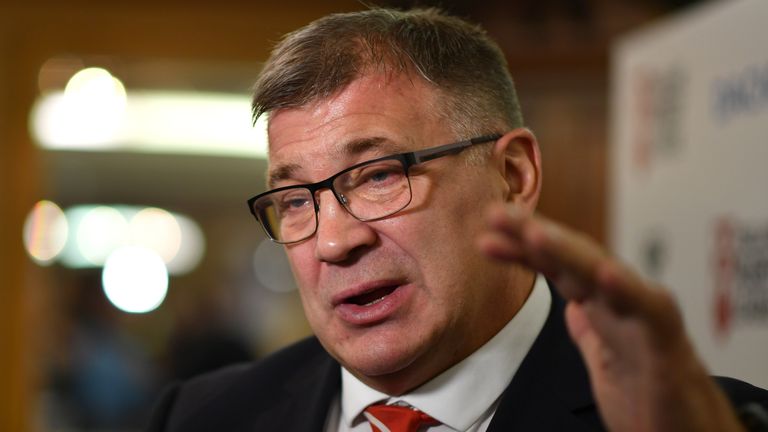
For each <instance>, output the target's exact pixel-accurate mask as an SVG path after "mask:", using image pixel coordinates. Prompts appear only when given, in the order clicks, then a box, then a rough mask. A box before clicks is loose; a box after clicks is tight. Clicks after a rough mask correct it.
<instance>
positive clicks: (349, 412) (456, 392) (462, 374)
mask: <svg viewBox="0 0 768 432" xmlns="http://www.w3.org/2000/svg"><path fill="white" fill-rule="evenodd" d="M551 304H552V295H551V294H550V292H549V288H548V286H547V282H546V280H545V279H544V277H543V276H541V275H537V276H536V282H535V283H534V286H533V290H532V291H531V294H530V295H529V296H528V299H527V300H526V301H525V303H524V304H523V307H522V308H520V311H518V313H517V314H516V315H515V316H514V317H513V318H512V319H511V320H510V321H509V322H508V323H507V325H505V326H504V327H503V328H502V329H501V330H500V331H499V332H498V333H497V334H496V335H495V336H494V337H493V338H491V339H490V340H489V341H488V342H486V343H485V345H483V346H482V347H480V348H479V349H478V350H477V351H475V352H474V353H472V354H471V355H470V356H469V357H467V358H465V359H464V360H462V361H461V362H459V363H457V364H456V365H454V366H453V367H451V368H450V369H448V370H446V371H445V372H443V373H442V374H440V375H438V376H437V377H435V378H433V379H432V380H430V381H428V382H427V383H425V384H424V385H422V386H420V387H418V388H416V389H414V390H413V391H411V392H410V393H407V394H404V395H402V396H398V397H390V396H389V395H387V394H385V393H381V392H379V391H377V390H374V389H372V388H370V387H368V386H367V385H365V384H364V383H363V382H362V381H360V380H358V379H357V378H356V377H355V376H354V375H352V374H351V373H350V372H349V371H347V370H346V369H345V368H343V367H342V369H341V388H342V390H341V416H342V421H343V422H345V423H346V425H347V426H348V427H352V426H353V423H355V422H359V421H362V419H363V416H362V412H363V410H364V409H365V407H367V406H368V405H370V404H372V403H375V402H381V401H386V402H387V403H395V402H401V401H402V402H405V403H407V404H408V405H411V406H413V407H415V408H418V409H419V410H421V411H424V412H426V413H427V414H429V415H430V416H432V417H434V418H435V419H437V420H439V421H440V422H441V423H443V424H445V425H447V426H450V427H452V428H453V429H456V430H467V429H469V427H470V426H472V425H473V424H474V423H475V422H476V421H477V420H478V419H479V418H480V417H481V416H482V415H483V413H485V412H486V411H487V410H488V409H489V408H490V407H491V406H492V405H493V404H494V403H495V402H496V400H497V399H498V398H499V396H501V393H502V392H504V389H505V388H507V386H508V385H509V383H510V382H511V381H512V377H513V376H514V375H515V372H517V369H518V367H519V366H520V363H522V361H523V359H524V358H525V356H526V355H527V354H528V351H529V350H530V348H531V346H532V345H533V342H534V341H535V340H536V337H537V336H538V335H539V332H540V331H541V329H542V327H544V322H545V321H546V319H547V315H548V314H549V309H550V306H551Z"/></svg>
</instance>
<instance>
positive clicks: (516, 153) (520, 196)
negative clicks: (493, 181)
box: [492, 128, 541, 212]
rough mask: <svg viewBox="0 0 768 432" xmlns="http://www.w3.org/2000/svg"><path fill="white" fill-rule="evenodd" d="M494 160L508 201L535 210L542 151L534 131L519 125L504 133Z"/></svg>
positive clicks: (494, 152)
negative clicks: (504, 185)
mask: <svg viewBox="0 0 768 432" xmlns="http://www.w3.org/2000/svg"><path fill="white" fill-rule="evenodd" d="M492 160H493V161H494V164H495V168H496V169H497V170H498V171H499V174H500V175H501V176H502V178H503V179H504V182H505V184H506V191H505V192H506V193H505V201H506V202H508V203H510V204H517V205H520V206H522V207H525V208H527V209H528V210H530V211H531V212H533V211H534V210H535V208H536V204H537V203H538V201H539V194H540V193H541V152H540V151H539V143H538V142H537V141H536V137H535V136H534V135H533V132H531V131H530V130H529V129H527V128H517V129H514V130H511V131H509V132H507V133H506V134H504V136H502V137H501V138H499V139H498V140H497V141H496V143H495V144H494V146H493V155H492Z"/></svg>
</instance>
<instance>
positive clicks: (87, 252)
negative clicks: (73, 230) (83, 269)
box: [77, 206, 129, 266]
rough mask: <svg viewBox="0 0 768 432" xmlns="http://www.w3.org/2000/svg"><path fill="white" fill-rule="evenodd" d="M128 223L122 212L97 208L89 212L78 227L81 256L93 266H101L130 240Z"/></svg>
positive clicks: (108, 208)
mask: <svg viewBox="0 0 768 432" xmlns="http://www.w3.org/2000/svg"><path fill="white" fill-rule="evenodd" d="M128 233H129V231H128V221H127V220H126V219H125V216H123V214H122V213H120V211H118V210H117V209H115V208H112V207H108V206H97V207H94V208H92V209H91V210H90V211H88V212H87V213H86V214H85V215H84V216H83V218H82V220H80V224H79V225H78V227H77V246H78V248H79V249H80V254H81V255H82V256H83V257H84V258H85V259H86V260H87V261H88V262H90V263H91V264H93V265H95V266H100V265H102V264H104V261H105V260H106V259H107V257H108V256H109V255H110V254H111V253H112V252H113V251H114V250H115V249H117V248H119V247H121V246H123V245H125V244H126V243H127V240H128Z"/></svg>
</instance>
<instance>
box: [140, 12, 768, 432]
mask: <svg viewBox="0 0 768 432" xmlns="http://www.w3.org/2000/svg"><path fill="white" fill-rule="evenodd" d="M265 113H268V114H269V128H268V133H269V143H270V155H269V159H270V161H269V173H268V187H269V191H268V192H265V193H263V194H260V195H258V196H256V197H254V198H252V199H251V200H250V201H249V205H250V208H251V211H252V213H253V214H254V215H255V216H256V218H257V219H258V220H259V222H260V223H261V224H262V226H263V228H264V229H265V231H266V233H267V234H268V235H269V236H270V237H271V238H272V239H273V240H274V241H276V242H277V243H281V244H283V245H284V247H285V251H286V253H287V255H288V258H289V261H290V263H291V266H292V270H293V272H294V275H295V277H296V280H297V283H298V286H299V290H300V293H301V298H302V301H303V305H304V310H305V313H306V316H307V318H308V320H309V323H310V325H311V327H312V329H313V330H314V332H315V335H316V338H310V339H308V340H306V341H303V342H300V343H298V344H296V345H294V346H292V347H289V348H287V349H285V350H283V351H281V352H279V353H277V354H276V355H274V356H272V357H270V358H268V359H266V360H264V361H263V362H261V363H259V364H257V365H247V366H241V367H236V368H231V369H227V370H224V371H221V372H218V373H214V374H212V375H207V376H203V377H201V378H197V379H194V380H191V381H189V382H186V383H183V384H180V385H178V386H176V387H174V388H173V389H172V390H171V391H170V392H168V393H167V395H166V397H164V398H163V400H162V401H161V403H160V404H159V406H158V409H157V412H156V415H155V418H154V420H153V426H152V427H153V430H169V431H177V430H178V431H197V430H200V431H214V430H215V431H228V430H236V431H240V430H259V431H371V430H374V431H379V430H387V428H390V429H391V430H393V431H398V430H403V431H404V430H412V431H415V430H417V429H418V430H429V431H431V432H438V431H455V430H460V431H465V430H468V431H486V430H488V431H500V430H537V431H546V430H551V431H561V430H585V431H586V430H604V428H608V429H611V430H616V431H624V430H644V431H681V430H696V431H704V430H713V431H714V430H717V431H729V430H733V431H737V430H742V429H741V427H742V426H741V425H740V423H739V419H738V418H737V415H736V413H735V412H734V410H733V408H732V404H731V403H729V401H728V400H727V398H726V397H725V395H724V393H723V392H722V390H721V389H720V388H719V387H718V386H717V385H716V384H715V382H714V381H713V380H712V379H710V378H709V377H708V376H707V374H706V372H705V370H704V368H703V367H702V365H701V363H700V362H699V361H698V359H697V358H696V356H695V354H694V352H693V349H692V348H691V345H690V343H689V342H688V340H687V338H686V336H685V333H684V330H683V328H682V324H681V320H680V315H679V312H678V311H677V309H676V307H675V305H674V303H673V302H672V300H671V298H670V296H669V294H667V293H666V292H664V291H661V290H659V289H656V288H652V287H649V286H647V285H646V283H645V282H644V281H642V280H641V279H640V278H638V277H637V276H635V275H634V274H633V273H631V272H630V271H629V270H627V269H624V268H623V267H621V266H620V265H619V264H618V263H616V262H615V261H614V260H613V259H612V258H611V257H609V256H608V255H607V254H605V253H604V252H603V251H602V250H600V249H599V248H598V247H597V246H596V245H595V244H594V243H592V242H591V241H589V240H588V239H585V238H584V237H582V236H581V235H579V234H575V233H572V232H570V231H568V230H566V229H565V228H562V227H559V226H557V225H555V224H553V223H552V222H549V221H546V220H544V219H542V218H539V217H536V216H534V210H535V207H536V204H537V200H538V197H539V191H540V189H541V178H542V172H541V160H540V154H539V147H538V144H537V142H536V138H535V137H534V136H533V134H532V133H531V132H530V131H529V130H527V129H525V128H524V127H523V122H522V116H521V114H520V108H519V106H518V103H517V97H516V95H515V90H514V86H513V84H512V80H511V77H510V76H509V73H508V72H507V69H506V63H505V60H504V57H503V55H502V54H501V52H500V50H499V49H498V48H497V46H496V45H495V44H494V43H493V42H492V41H490V40H489V39H488V38H487V36H486V35H485V34H484V33H483V31H482V30H480V29H479V28H477V27H474V26H472V25H469V24H467V23H466V22H463V21H461V20H459V19H456V18H452V17H447V16H445V15H442V14H441V13H439V12H438V11H435V10H416V11H409V12H396V11H390V10H385V9H374V10H369V11H365V12H359V13H352V14H341V15H332V16H328V17H325V18H322V19H320V20H318V21H316V22H314V23H312V24H310V25H308V26H307V27H305V28H303V29H300V30H298V31H297V32H295V33H292V34H289V35H288V36H287V37H286V38H285V39H284V40H283V41H282V42H281V43H280V44H279V45H278V46H277V47H276V49H275V51H274V52H273V54H272V57H271V58H270V60H269V61H268V62H267V64H266V65H265V67H264V70H263V71H262V74H261V76H260V78H259V80H258V82H257V84H256V86H255V95H254V114H255V116H256V117H258V116H259V115H262V114H265ZM545 277H547V278H548V279H550V280H551V281H552V285H548V282H547V280H546V279H545ZM554 287H556V289H555V288H554ZM566 329H567V330H566ZM567 332H570V336H571V338H572V340H573V342H575V345H574V344H572V343H571V341H570V339H569V338H568V334H567ZM582 359H583V360H582ZM585 365H586V366H585ZM587 371H588V373H587ZM721 386H723V388H725V389H726V390H727V391H728V392H729V396H730V398H731V400H732V402H733V405H736V406H739V407H741V406H742V405H744V404H745V403H747V402H750V401H755V400H757V401H761V402H762V403H765V402H766V401H767V400H768V398H766V393H765V392H762V391H761V390H759V389H756V388H754V387H751V386H749V385H746V384H743V383H739V382H735V381H733V380H723V381H721ZM382 406H383V407H382ZM393 407H394V408H393ZM404 419H405V420H404ZM392 421H404V422H410V423H411V425H410V426H409V427H410V429H397V427H398V426H393V425H392V423H391V422H392ZM419 428H420V429H419Z"/></svg>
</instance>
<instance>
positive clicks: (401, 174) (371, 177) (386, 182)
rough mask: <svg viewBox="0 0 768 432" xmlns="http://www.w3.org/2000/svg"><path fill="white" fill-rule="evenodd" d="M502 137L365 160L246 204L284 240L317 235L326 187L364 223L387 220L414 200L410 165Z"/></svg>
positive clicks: (271, 235) (274, 236)
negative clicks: (319, 201) (320, 197)
mask: <svg viewBox="0 0 768 432" xmlns="http://www.w3.org/2000/svg"><path fill="white" fill-rule="evenodd" d="M499 138H501V135H499V134H493V135H483V136H480V137H476V138H471V139H468V140H464V141H459V142H455V143H451V144H445V145H441V146H437V147H430V148H426V149H422V150H417V151H412V152H407V153H400V154H394V155H390V156H384V157H380V158H376V159H373V160H369V161H366V162H361V163H359V164H355V165H353V166H351V167H349V168H346V169H344V170H342V171H340V172H338V173H336V174H334V175H332V176H330V177H328V178H327V179H325V180H322V181H319V182H317V183H312V184H301V185H292V186H285V187H280V188H277V189H272V190H270V191H267V192H264V193H261V194H259V195H256V196H255V197H253V198H251V199H249V200H248V208H249V209H250V211H251V213H252V214H253V216H255V217H256V220H258V221H259V222H260V223H261V226H262V228H264V232H265V233H266V234H267V236H269V238H270V239H272V241H274V242H276V243H281V244H288V243H296V242H300V241H302V240H306V239H308V238H309V237H312V235H314V234H315V232H316V231H317V224H318V219H317V213H318V210H319V206H318V204H317V199H316V197H315V194H316V193H317V191H319V190H322V189H330V190H331V192H333V195H334V196H335V197H336V199H337V200H338V201H339V203H340V204H341V205H342V206H343V207H344V208H345V209H346V210H347V211H348V212H349V214H351V215H352V216H354V217H355V218H356V219H358V220H360V221H374V220H377V219H383V218H385V217H387V216H391V215H393V214H395V213H397V212H399V211H400V210H403V209H404V208H406V207H407V206H408V204H410V202H411V197H412V194H411V181H410V179H409V177H408V171H409V170H410V168H411V167H412V166H414V165H418V164H420V163H423V162H427V161H430V160H433V159H437V158H440V157H443V156H447V155H452V154H457V153H459V152H461V151H462V150H464V149H466V148H467V147H470V146H473V145H475V144H480V143H486V142H490V141H496V140H498V139H499Z"/></svg>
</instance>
